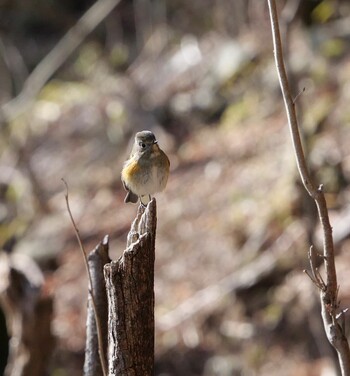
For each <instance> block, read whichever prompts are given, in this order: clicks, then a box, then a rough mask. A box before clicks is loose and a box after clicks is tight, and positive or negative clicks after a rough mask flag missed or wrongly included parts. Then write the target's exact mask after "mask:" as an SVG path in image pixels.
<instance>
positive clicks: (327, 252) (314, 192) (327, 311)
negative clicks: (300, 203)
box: [267, 0, 350, 376]
mask: <svg viewBox="0 0 350 376" xmlns="http://www.w3.org/2000/svg"><path fill="white" fill-rule="evenodd" d="M267 2H268V6H269V13H270V19H271V29H272V39H273V47H274V56H275V63H276V67H277V74H278V78H279V82H280V86H281V91H282V95H283V100H284V104H285V109H286V113H287V118H288V124H289V130H290V134H291V138H292V143H293V147H294V152H295V157H296V163H297V166H298V170H299V174H300V177H301V180H302V182H303V184H304V187H305V189H306V191H307V192H308V193H309V195H310V196H311V197H312V198H313V199H314V201H315V203H316V206H317V210H318V216H319V219H320V222H321V226H322V233H323V258H324V266H325V272H326V282H324V281H323V279H322V277H321V274H320V273H319V271H318V270H317V268H316V267H315V265H314V263H313V260H312V256H313V254H312V253H313V251H312V248H311V249H310V252H309V255H311V257H310V265H311V270H312V274H313V277H311V275H309V277H310V278H311V279H312V280H313V281H314V283H315V284H316V286H317V287H318V288H319V289H320V298H321V307H322V319H323V324H324V328H325V331H326V335H327V338H328V340H329V342H330V343H331V344H332V345H333V347H334V348H335V349H336V351H337V353H338V359H339V363H340V368H341V371H342V375H343V376H344V375H350V350H349V344H348V342H347V339H346V336H345V333H344V331H343V326H341V325H340V324H339V323H338V321H337V317H338V313H337V311H338V308H339V304H338V284H337V274H336V269H335V260H334V244H333V235H332V227H331V225H330V222H329V216H328V208H327V203H326V199H325V196H324V192H323V186H322V185H320V186H319V187H318V188H316V186H315V185H314V184H313V182H312V181H311V178H310V174H309V172H308V168H307V164H306V159H305V156H304V151H303V147H302V142H301V138H300V131H299V125H298V120H297V115H296V110H295V100H293V98H292V94H291V90H290V87H289V82H288V78H287V74H286V69H285V64H284V58H283V49H282V43H281V36H280V31H279V23H278V14H277V8H276V2H275V0H267Z"/></svg>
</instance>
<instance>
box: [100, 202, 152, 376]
mask: <svg viewBox="0 0 350 376" xmlns="http://www.w3.org/2000/svg"><path fill="white" fill-rule="evenodd" d="M156 226H157V211H156V201H155V199H154V198H153V199H152V200H151V201H150V203H149V204H148V205H147V207H146V208H144V207H142V206H141V205H140V206H139V208H138V212H137V215H136V218H135V220H134V222H133V224H132V225H131V229H130V232H129V234H128V240H127V248H126V250H125V251H124V253H123V255H122V256H121V257H120V258H119V260H117V261H112V262H111V263H110V264H107V265H106V266H105V268H104V274H105V280H106V289H107V297H108V344H109V346H108V347H109V350H108V375H109V376H112V375H113V376H114V375H118V376H140V375H142V376H151V375H153V374H154V260H155V237H156Z"/></svg>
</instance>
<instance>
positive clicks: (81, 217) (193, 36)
mask: <svg viewBox="0 0 350 376" xmlns="http://www.w3.org/2000/svg"><path fill="white" fill-rule="evenodd" d="M112 3H113V1H111V0H99V1H98V2H97V4H98V6H96V5H93V4H94V2H93V1H92V0H75V1H68V0H50V1H47V0H27V1H10V0H7V1H6V0H3V1H1V2H0V33H1V34H0V36H1V39H0V83H1V84H0V104H1V115H2V116H1V138H0V153H1V164H0V196H1V201H0V243H1V248H2V249H3V251H1V252H2V253H0V256H1V257H0V264H1V262H4V260H5V258H4V257H5V255H8V254H10V255H16V254H25V255H26V256H29V257H30V258H33V259H34V260H35V261H36V262H37V263H38V265H39V266H40V268H41V270H42V272H43V274H44V277H45V284H44V293H45V294H47V296H52V297H53V301H54V314H53V321H52V324H51V327H52V333H53V335H54V338H55V346H54V349H53V353H52V357H51V359H50V362H49V366H48V368H49V374H50V375H54V376H65V375H73V376H74V375H81V374H82V367H83V361H84V346H85V319H86V301H87V286H88V283H87V278H86V275H85V269H84V264H83V261H82V257H81V254H80V253H79V249H78V245H77V242H76V239H75V235H74V233H73V231H72V227H71V223H70V221H69V217H68V214H67V211H66V207H65V200H64V191H65V189H64V186H63V184H62V181H61V178H64V179H65V180H66V181H67V182H68V185H69V193H70V203H71V207H72V211H73V215H74V216H75V219H76V221H77V224H78V227H79V230H80V233H81V236H82V239H83V241H84V244H85V247H86V249H87V250H92V249H93V248H94V247H95V245H96V244H97V243H98V242H99V241H100V240H101V239H102V238H103V236H104V235H105V234H109V235H110V242H111V251H110V254H111V257H112V259H116V258H118V257H119V256H120V255H121V253H122V251H123V250H124V247H125V244H126V235H127V232H128V229H129V227H130V224H131V221H132V220H133V218H134V216H135V214H136V207H135V206H133V205H126V204H124V203H123V199H124V195H125V192H124V191H123V188H122V184H121V182H120V171H121V167H122V163H123V161H124V160H125V159H126V157H127V155H128V152H129V148H130V140H132V138H133V135H134V133H135V132H136V131H139V130H143V129H149V130H152V131H153V132H154V133H155V134H156V136H157V138H158V140H159V143H160V145H161V147H162V149H163V150H165V151H166V152H167V154H168V155H169V157H170V160H171V176H170V179H169V182H168V187H167V189H166V191H165V192H164V193H162V194H159V195H158V196H157V206H158V231H157V241H156V274H155V289H156V290H155V296H156V307H155V312H156V375H162V376H166V375H169V376H196V375H203V376H231V375H245V376H250V375H263V376H264V375H269V376H273V375H281V374H283V375H301V376H302V375H311V376H312V375H315V376H316V375H336V374H337V373H336V372H337V371H336V369H337V365H336V358H335V355H334V353H333V350H332V349H331V348H330V345H329V344H328V342H327V340H326V337H325V334H324V329H323V326H322V323H321V318H320V309H319V302H318V294H317V291H316V288H315V287H314V286H313V285H312V283H311V281H310V280H309V278H307V276H306V275H305V274H303V269H305V268H308V261H307V251H308V248H309V246H310V244H314V245H315V246H316V247H318V248H319V249H321V246H322V244H321V238H320V232H319V227H318V219H317V216H316V211H315V207H314V203H313V201H312V200H311V199H310V198H309V197H308V196H307V194H306V193H305V192H304V189H303V188H302V186H301V184H300V180H299V176H298V174H297V171H296V166H295V161H294V155H293V151H292V147H291V142H290V138H289V133H288V128H287V125H286V116H285V112H284V107H283V103H282V98H281V93H280V88H279V85H278V81H277V75H276V68H275V64H274V61H273V51H272V42H271V30H270V23H269V17H268V10H267V4H266V2H265V1H262V0H255V1H254V0H230V1H228V0H227V1H218V0H216V1H213V0H192V1H185V0H171V1H170V0H153V1H151V0H134V1H127V0H122V1H120V3H119V4H118V5H117V6H115V7H113V6H111V10H110V11H107V12H106V17H104V16H102V17H101V22H99V23H98V22H96V19H98V17H99V14H101V12H100V10H101V9H104V7H105V6H106V4H107V6H108V4H112ZM114 3H116V1H114ZM112 5H113V4H112ZM278 5H279V9H280V22H281V30H282V36H283V42H284V44H285V57H286V60H287V65H288V69H289V74H290V78H291V83H292V89H293V93H294V95H295V96H296V97H297V95H298V93H302V94H301V95H300V96H298V98H297V108H298V114H299V118H300V123H301V126H302V132H303V137H304V141H305V148H306V150H307V153H308V162H309V165H310V169H311V171H312V175H313V176H314V178H315V181H316V182H317V184H319V183H323V184H324V186H325V192H326V193H327V195H326V197H327V202H328V205H329V207H330V216H331V222H332V225H333V229H334V240H335V244H336V250H337V253H336V255H337V256H336V265H337V269H338V274H339V275H338V282H339V284H340V299H341V304H342V306H343V307H348V306H349V305H350V277H349V272H348V270H349V266H350V241H349V235H350V225H349V223H350V206H349V202H350V189H349V181H350V149H349V142H350V106H349V101H350V43H349V41H350V3H349V2H348V1H346V0H344V1H341V0H303V1H301V0H286V1H279V2H278ZM92 6H94V7H95V8H93V11H91V10H90V13H89V14H90V16H91V17H90V18H89V21H88V22H85V23H84V24H82V22H81V21H79V19H80V18H81V17H82V16H83V14H84V13H85V12H87V11H88V10H89V8H90V7H92ZM99 12H100V13H99ZM102 13H103V12H102ZM94 22H96V23H98V25H96V27H93V24H94ZM77 24H78V25H80V26H81V25H83V26H84V27H79V30H78V32H75V33H71V34H68V35H69V37H68V38H67V37H66V38H65V39H64V40H63V42H60V46H61V47H60V49H59V50H58V52H57V53H56V54H52V53H51V55H49V54H50V51H52V50H53V49H55V48H56V49H57V44H58V42H59V41H60V40H61V38H63V37H64V36H65V35H66V34H67V32H68V31H69V30H70V29H71V28H72V27H73V28H74V27H75V28H76V26H75V25H77ZM74 30H77V29H74ZM80 37H81V43H79V42H80V41H79V38H80ZM72 41H77V43H76V45H74V43H73V48H71V49H72V53H70V51H69V48H68V49H67V48H65V47H66V46H67V43H68V44H69V43H71V42H72ZM62 46H63V47H62ZM56 51H57V50H56ZM304 88H305V91H304V92H302V91H303V89H304ZM13 98H17V99H14V100H13ZM11 257H12V256H11ZM0 278H1V276H0ZM0 285H1V284H0ZM0 322H1V324H0V327H1V329H0V336H1V338H0V349H1V351H0V356H1V367H0V368H1V369H0V374H1V372H2V371H3V367H4V364H5V363H6V357H7V351H8V350H7V342H8V338H7V332H6V329H5V322H4V317H3V315H1V319H0ZM43 346H45V344H43ZM282 367H283V368H282ZM282 369H283V371H282Z"/></svg>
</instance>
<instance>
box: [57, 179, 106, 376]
mask: <svg viewBox="0 0 350 376" xmlns="http://www.w3.org/2000/svg"><path fill="white" fill-rule="evenodd" d="M61 180H62V182H63V184H64V185H65V186H66V193H65V199H66V206H67V211H68V214H69V218H70V220H71V222H72V226H73V229H74V233H75V236H76V238H77V241H78V244H79V248H80V251H81V254H82V256H83V260H84V265H85V268H86V273H87V276H88V279H89V296H90V299H91V303H92V308H93V311H94V316H95V322H96V329H97V340H98V353H99V358H100V362H101V367H102V372H103V376H106V375H107V362H106V357H105V353H104V349H103V339H102V329H101V320H100V317H99V315H98V310H97V306H96V300H95V295H94V290H93V282H92V277H91V271H90V268H89V263H88V260H87V256H86V252H85V249H84V245H83V242H82V240H81V238H80V234H79V230H78V227H77V225H76V224H75V221H74V218H73V214H72V212H71V210H70V206H69V197H68V184H67V182H66V181H65V180H64V179H61Z"/></svg>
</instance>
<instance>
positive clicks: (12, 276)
mask: <svg viewBox="0 0 350 376" xmlns="http://www.w3.org/2000/svg"><path fill="white" fill-rule="evenodd" d="M0 266H1V270H0V275H1V276H2V277H1V281H0V303H1V306H2V309H3V311H4V313H5V317H6V323H7V327H8V331H9V334H10V336H11V340H10V352H9V359H8V365H7V367H6V370H5V376H42V375H45V374H47V365H48V360H49V357H50V355H51V351H52V348H53V336H52V333H51V321H52V313H53V301H52V298H51V297H49V296H45V295H44V294H43V291H42V285H43V281H44V279H43V276H42V273H41V271H40V269H39V268H38V266H37V265H36V264H35V262H34V261H33V260H32V259H30V258H29V257H26V256H24V255H13V256H8V255H5V254H3V255H2V257H1V260H0Z"/></svg>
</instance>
